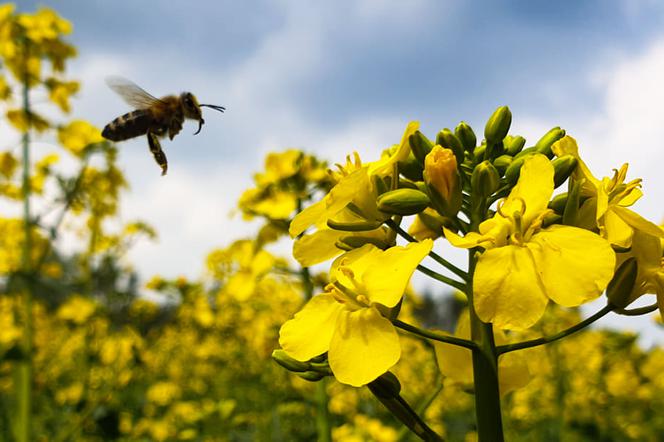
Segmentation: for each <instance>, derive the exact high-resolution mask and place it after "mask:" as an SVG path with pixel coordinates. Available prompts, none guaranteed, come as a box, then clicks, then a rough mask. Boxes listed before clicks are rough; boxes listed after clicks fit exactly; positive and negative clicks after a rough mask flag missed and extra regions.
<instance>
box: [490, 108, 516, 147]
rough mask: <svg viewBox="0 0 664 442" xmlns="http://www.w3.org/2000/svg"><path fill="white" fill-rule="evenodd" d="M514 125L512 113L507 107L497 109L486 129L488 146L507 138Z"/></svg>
mask: <svg viewBox="0 0 664 442" xmlns="http://www.w3.org/2000/svg"><path fill="white" fill-rule="evenodd" d="M511 124H512V112H511V111H510V108H509V107H507V106H501V107H499V108H498V109H496V110H495V111H494V112H493V114H492V115H491V117H489V120H488V121H487V123H486V126H485V127H484V138H485V139H486V144H488V145H493V144H496V143H499V142H500V141H502V140H503V138H505V136H506V135H507V132H509V130H510V125H511Z"/></svg>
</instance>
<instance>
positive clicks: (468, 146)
mask: <svg viewBox="0 0 664 442" xmlns="http://www.w3.org/2000/svg"><path fill="white" fill-rule="evenodd" d="M454 135H456V137H457V138H458V139H459V141H461V145H462V146H463V148H464V149H465V150H466V151H467V152H472V151H473V149H475V146H477V136H476V135H475V132H474V131H473V128H472V127H470V125H469V124H468V123H466V122H465V121H462V122H461V123H459V124H457V127H455V128H454Z"/></svg>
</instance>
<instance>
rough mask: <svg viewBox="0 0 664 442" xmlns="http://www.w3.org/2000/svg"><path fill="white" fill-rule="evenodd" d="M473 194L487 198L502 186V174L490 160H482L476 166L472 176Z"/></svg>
mask: <svg viewBox="0 0 664 442" xmlns="http://www.w3.org/2000/svg"><path fill="white" fill-rule="evenodd" d="M470 185H471V188H472V190H473V195H478V196H480V197H482V198H486V197H488V196H490V195H491V194H493V192H495V191H496V190H498V187H499V186H500V175H499V174H498V171H497V170H496V168H495V167H494V166H493V164H491V162H490V161H488V160H487V161H482V162H481V163H480V164H478V165H477V166H475V169H474V170H473V175H472V176H471V178H470Z"/></svg>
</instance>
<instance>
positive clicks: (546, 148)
mask: <svg viewBox="0 0 664 442" xmlns="http://www.w3.org/2000/svg"><path fill="white" fill-rule="evenodd" d="M564 136H565V131H564V130H563V129H561V128H559V127H554V128H553V129H551V130H550V131H548V132H547V133H546V134H544V136H543V137H542V138H540V139H539V141H538V142H537V144H535V148H536V149H537V151H538V152H539V153H542V154H544V155H546V156H547V157H549V158H553V151H552V150H551V146H553V143H555V142H556V141H558V140H559V139H561V138H562V137H564Z"/></svg>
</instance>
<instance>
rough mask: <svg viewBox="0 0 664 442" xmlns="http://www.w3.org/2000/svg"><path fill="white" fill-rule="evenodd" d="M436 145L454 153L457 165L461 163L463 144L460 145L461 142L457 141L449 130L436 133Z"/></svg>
mask: <svg viewBox="0 0 664 442" xmlns="http://www.w3.org/2000/svg"><path fill="white" fill-rule="evenodd" d="M436 144H437V145H439V146H442V147H446V148H448V149H452V152H454V156H455V157H456V160H457V164H461V163H463V158H464V152H463V144H461V140H459V139H458V138H457V136H456V135H454V133H453V132H452V131H451V130H449V129H443V130H441V131H440V132H438V135H436Z"/></svg>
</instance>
